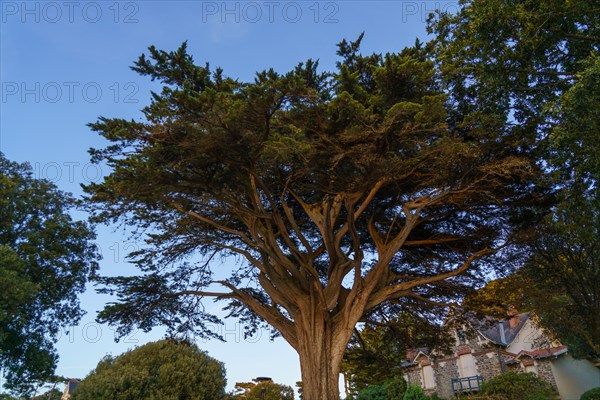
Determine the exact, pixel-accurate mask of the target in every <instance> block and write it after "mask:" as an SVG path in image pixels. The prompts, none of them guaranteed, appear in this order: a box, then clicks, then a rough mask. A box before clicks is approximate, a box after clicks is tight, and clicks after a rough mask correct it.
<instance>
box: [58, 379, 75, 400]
mask: <svg viewBox="0 0 600 400" xmlns="http://www.w3.org/2000/svg"><path fill="white" fill-rule="evenodd" d="M77 385H79V380H78V379H69V380H67V386H66V387H65V391H64V393H63V395H62V396H61V397H60V400H69V399H70V398H71V393H73V390H75V388H76V387H77Z"/></svg>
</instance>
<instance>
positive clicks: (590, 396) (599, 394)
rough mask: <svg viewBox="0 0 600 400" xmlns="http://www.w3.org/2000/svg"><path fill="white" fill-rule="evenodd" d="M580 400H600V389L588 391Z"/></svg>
mask: <svg viewBox="0 0 600 400" xmlns="http://www.w3.org/2000/svg"><path fill="white" fill-rule="evenodd" d="M580 400H600V387H597V388H593V389H590V390H588V391H587V392H585V393H584V394H582V395H581V398H580Z"/></svg>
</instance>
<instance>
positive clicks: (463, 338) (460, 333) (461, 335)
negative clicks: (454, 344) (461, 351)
mask: <svg viewBox="0 0 600 400" xmlns="http://www.w3.org/2000/svg"><path fill="white" fill-rule="evenodd" d="M456 336H457V338H458V344H466V343H467V332H465V330H464V329H458V330H457V331H456Z"/></svg>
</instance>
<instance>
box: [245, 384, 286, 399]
mask: <svg viewBox="0 0 600 400" xmlns="http://www.w3.org/2000/svg"><path fill="white" fill-rule="evenodd" d="M241 399H244V400H294V389H292V388H291V387H290V386H287V385H280V384H277V383H273V382H259V383H257V384H256V385H254V386H253V387H252V388H251V389H250V390H249V391H248V393H246V395H245V396H244V397H241Z"/></svg>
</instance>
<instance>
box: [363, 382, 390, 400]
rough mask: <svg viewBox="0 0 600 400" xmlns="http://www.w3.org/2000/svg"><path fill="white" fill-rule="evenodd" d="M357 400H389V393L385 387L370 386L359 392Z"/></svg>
mask: <svg viewBox="0 0 600 400" xmlns="http://www.w3.org/2000/svg"><path fill="white" fill-rule="evenodd" d="M356 400H387V391H386V390H385V388H384V387H383V385H370V386H367V387H366V388H364V389H363V390H361V391H360V392H358V395H357V396H356Z"/></svg>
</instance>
